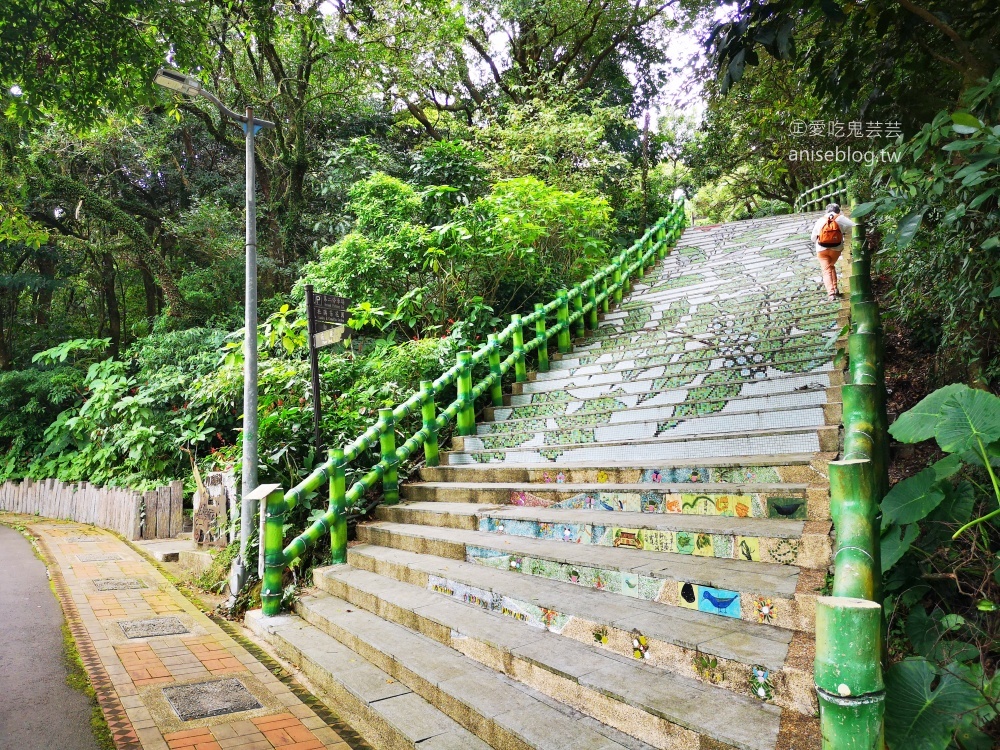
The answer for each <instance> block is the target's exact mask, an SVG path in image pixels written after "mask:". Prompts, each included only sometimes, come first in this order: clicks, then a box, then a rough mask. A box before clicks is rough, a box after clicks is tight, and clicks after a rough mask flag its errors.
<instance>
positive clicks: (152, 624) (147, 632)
mask: <svg viewBox="0 0 1000 750" xmlns="http://www.w3.org/2000/svg"><path fill="white" fill-rule="evenodd" d="M118 625H119V626H120V627H121V629H122V632H123V633H124V634H125V637H126V638H154V637H156V636H160V635H181V634H183V633H189V632H190V631H189V630H188V629H187V628H186V627H184V623H182V622H181V621H180V620H178V619H177V618H176V617H155V618H153V619H151V620H119V621H118Z"/></svg>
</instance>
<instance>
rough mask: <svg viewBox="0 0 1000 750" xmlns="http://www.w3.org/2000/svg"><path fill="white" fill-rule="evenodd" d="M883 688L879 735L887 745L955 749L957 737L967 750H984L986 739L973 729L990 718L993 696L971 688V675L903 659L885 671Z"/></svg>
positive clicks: (988, 688) (993, 709) (959, 669)
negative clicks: (882, 731) (882, 721)
mask: <svg viewBox="0 0 1000 750" xmlns="http://www.w3.org/2000/svg"><path fill="white" fill-rule="evenodd" d="M885 683H886V701H885V734H886V740H887V741H888V742H889V744H890V746H892V747H906V748H913V750H947V748H949V747H954V746H955V745H954V744H953V743H954V741H955V738H956V735H957V736H959V737H960V738H961V747H962V748H966V749H967V750H978V748H982V749H983V750H986V749H987V748H989V747H990V744H991V740H990V738H989V737H987V736H986V735H984V734H983V733H982V732H980V731H979V730H978V729H977V728H976V725H977V724H979V723H982V722H984V721H986V720H989V719H990V718H992V717H993V716H995V715H996V703H995V700H996V696H994V695H992V686H982V685H977V680H976V676H975V675H973V674H972V670H970V669H968V668H964V669H963V668H962V667H961V665H956V664H952V665H951V666H949V667H944V668H941V667H936V666H935V665H934V664H932V663H931V662H929V661H927V660H926V659H922V658H915V659H905V660H903V661H901V662H899V663H898V664H894V665H893V666H892V667H891V668H890V669H889V671H888V672H887V673H886V677H885ZM984 688H985V690H984ZM973 738H975V739H973ZM979 738H982V739H979ZM983 740H985V743H986V744H985V745H983V744H982V742H983ZM974 743H975V744H974Z"/></svg>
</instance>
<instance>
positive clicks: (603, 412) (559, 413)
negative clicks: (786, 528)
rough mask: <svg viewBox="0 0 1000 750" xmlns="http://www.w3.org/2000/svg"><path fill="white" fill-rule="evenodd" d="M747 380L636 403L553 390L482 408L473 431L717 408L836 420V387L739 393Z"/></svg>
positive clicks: (644, 418) (799, 384)
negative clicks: (546, 397) (813, 412)
mask: <svg viewBox="0 0 1000 750" xmlns="http://www.w3.org/2000/svg"><path fill="white" fill-rule="evenodd" d="M753 382H755V381H752V380H748V381H744V382H742V383H731V384H730V385H731V386H732V387H731V389H729V390H727V391H722V392H720V391H719V389H717V388H714V387H713V386H697V385H695V386H688V387H686V388H677V389H673V390H671V391H660V392H659V393H658V394H656V396H655V397H652V398H647V399H645V400H643V401H641V402H640V400H639V394H628V395H626V394H621V393H619V394H616V395H615V396H614V397H613V398H611V397H607V398H597V399H574V398H573V397H572V395H571V394H569V393H566V392H565V391H558V393H559V394H560V395H559V396H557V397H555V398H554V399H552V400H550V401H548V402H545V401H540V402H539V403H537V404H531V403H528V404H521V405H518V406H511V407H494V408H490V409H488V410H486V411H485V413H484V419H485V421H484V422H483V423H480V424H479V425H478V427H477V430H478V433H479V434H491V433H496V432H504V431H513V430H517V429H519V428H518V427H517V426H516V425H517V423H527V422H536V421H538V420H544V421H546V422H547V424H548V426H549V427H558V426H559V425H560V424H566V425H570V424H572V425H578V424H586V422H588V421H590V422H591V423H592V424H624V423H626V422H648V421H654V420H667V419H672V418H678V419H680V418H689V417H693V416H698V415H702V416H704V415H707V414H712V413H717V412H723V411H724V412H725V413H726V414H745V413H748V412H755V411H770V410H774V409H794V408H805V407H812V408H819V409H826V410H827V411H828V412H829V413H828V416H827V421H828V422H829V421H830V420H831V419H833V420H834V421H837V420H839V410H840V404H839V396H840V393H839V391H838V392H836V393H834V394H833V396H834V397H835V398H836V401H834V402H833V403H830V402H831V401H832V399H830V398H829V394H828V389H827V388H825V387H823V386H822V385H820V384H819V383H815V382H809V380H808V379H803V378H799V379H798V380H796V381H793V383H792V385H793V387H792V389H791V390H777V391H775V392H772V393H766V394H763V395H757V394H753V393H749V394H744V393H742V391H743V390H744V388H743V386H744V385H747V384H749V383H753ZM758 382H759V381H758ZM769 382H774V381H769ZM737 390H738V391H739V392H737ZM733 394H735V395H733ZM834 403H835V404H836V406H834ZM831 410H832V411H831ZM500 424H503V425H504V429H499V428H495V427H494V425H500ZM521 429H523V428H521Z"/></svg>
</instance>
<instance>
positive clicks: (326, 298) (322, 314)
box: [312, 292, 351, 325]
mask: <svg viewBox="0 0 1000 750" xmlns="http://www.w3.org/2000/svg"><path fill="white" fill-rule="evenodd" d="M312 298H313V299H312V302H313V304H312V310H313V316H314V320H315V321H316V322H317V323H332V324H334V325H343V324H344V323H346V322H347V318H348V315H347V308H349V307H350V306H351V301H350V300H349V299H347V297H335V296H333V295H332V294H319V293H318V292H313V295H312Z"/></svg>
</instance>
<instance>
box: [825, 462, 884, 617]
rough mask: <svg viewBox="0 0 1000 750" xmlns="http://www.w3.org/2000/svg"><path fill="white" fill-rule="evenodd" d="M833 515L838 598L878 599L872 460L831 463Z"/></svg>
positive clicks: (835, 592)
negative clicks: (835, 537)
mask: <svg viewBox="0 0 1000 750" xmlns="http://www.w3.org/2000/svg"><path fill="white" fill-rule="evenodd" d="M829 470H830V516H831V517H832V518H833V524H834V527H835V528H836V529H837V545H836V551H835V553H834V558H833V562H834V566H835V568H836V571H837V575H836V577H835V578H834V580H833V595H834V596H849V597H855V598H858V599H869V600H872V601H876V600H877V596H878V593H879V590H880V588H881V587H880V581H881V580H882V563H881V555H880V545H879V542H878V540H879V536H880V533H879V517H878V513H879V507H878V503H879V501H878V497H877V493H878V487H877V484H876V478H875V471H874V464H873V463H872V461H871V460H869V459H845V460H842V461H831V462H830V464H829Z"/></svg>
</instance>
